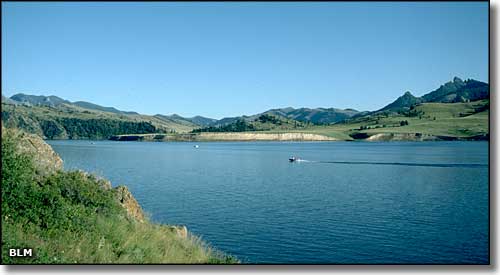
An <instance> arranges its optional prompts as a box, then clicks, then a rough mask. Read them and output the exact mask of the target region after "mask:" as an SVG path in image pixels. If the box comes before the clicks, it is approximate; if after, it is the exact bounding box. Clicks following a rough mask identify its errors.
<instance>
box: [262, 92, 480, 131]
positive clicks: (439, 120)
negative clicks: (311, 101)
mask: <svg viewBox="0 0 500 275" xmlns="http://www.w3.org/2000/svg"><path fill="white" fill-rule="evenodd" d="M414 113H415V114H418V115H416V116H408V115H407V114H389V115H383V114H379V115H371V116H366V117H361V118H357V119H353V120H351V121H348V122H347V123H337V124H334V125H327V126H321V125H314V126H310V127H306V128H304V129H300V130H288V131H283V132H301V133H314V134H320V135H325V136H329V137H335V138H339V139H343V140H351V139H352V138H351V137H350V134H353V133H359V132H361V133H368V134H377V133H411V134H414V133H421V134H428V135H436V136H451V137H471V136H475V135H481V134H487V133H489V129H488V114H489V101H488V100H481V101H476V102H470V103H425V104H422V105H419V106H416V107H415V111H414ZM401 121H408V125H405V126H401V125H400V122H401ZM365 127H366V128H367V129H363V130H361V129H362V128H365ZM270 132H275V131H270Z"/></svg>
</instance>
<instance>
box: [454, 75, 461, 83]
mask: <svg viewBox="0 0 500 275" xmlns="http://www.w3.org/2000/svg"><path fill="white" fill-rule="evenodd" d="M453 82H454V83H462V82H463V81H462V79H460V77H457V76H455V77H454V78H453Z"/></svg>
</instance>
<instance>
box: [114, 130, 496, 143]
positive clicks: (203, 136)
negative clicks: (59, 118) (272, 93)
mask: <svg viewBox="0 0 500 275" xmlns="http://www.w3.org/2000/svg"><path fill="white" fill-rule="evenodd" d="M108 140H112V141H139V142H173V141H177V142H207V141H213V142H235V141H236V142H246V141H248V142H252V141H295V142H325V141H358V142H380V141H386V142H390V141H489V134H483V135H476V136H470V137H457V136H443V135H430V134H421V133H373V134H371V133H358V134H356V135H354V136H353V137H352V138H351V139H339V138H334V137H329V136H326V135H320V134H312V133H255V132H228V133H208V132H205V133H186V134H173V135H172V134H128V135H114V136H111V137H110V138H109V139H108Z"/></svg>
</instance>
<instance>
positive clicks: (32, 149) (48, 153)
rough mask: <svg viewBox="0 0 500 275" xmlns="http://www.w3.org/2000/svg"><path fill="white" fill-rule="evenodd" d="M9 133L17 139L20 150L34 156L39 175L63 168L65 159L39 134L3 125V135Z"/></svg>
mask: <svg viewBox="0 0 500 275" xmlns="http://www.w3.org/2000/svg"><path fill="white" fill-rule="evenodd" d="M4 134H9V135H11V137H12V138H13V139H15V140H16V141H17V146H18V149H19V152H22V153H26V154H28V155H30V156H32V157H33V164H34V166H35V171H36V173H37V175H41V176H46V175H50V174H52V173H54V172H56V171H58V170H61V169H62V168H63V161H62V159H61V158H60V157H59V155H58V154H57V153H56V152H54V150H53V149H52V147H50V145H48V144H47V143H45V141H43V139H42V138H40V137H39V136H37V135H33V134H28V133H25V132H22V131H19V130H16V129H10V128H5V127H3V125H2V135H4Z"/></svg>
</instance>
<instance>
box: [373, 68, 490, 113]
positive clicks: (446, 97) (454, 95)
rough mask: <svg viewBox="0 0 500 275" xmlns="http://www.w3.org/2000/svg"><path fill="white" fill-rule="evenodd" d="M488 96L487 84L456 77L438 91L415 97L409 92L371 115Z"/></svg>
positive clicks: (474, 99)
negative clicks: (425, 104)
mask: <svg viewBox="0 0 500 275" xmlns="http://www.w3.org/2000/svg"><path fill="white" fill-rule="evenodd" d="M489 95H490V89H489V85H488V84H487V83H484V82H481V81H477V80H474V79H468V80H466V81H463V80H462V79H460V78H458V77H454V78H453V81H450V82H447V83H445V84H444V85H441V86H440V87H439V88H438V89H436V90H434V91H432V92H430V93H427V94H425V95H423V96H422V97H415V96H413V95H412V94H411V93H410V92H406V93H405V94H404V95H402V96H400V97H398V98H397V99H396V100H395V101H394V102H392V103H390V104H389V105H387V106H385V107H384V108H382V109H380V110H377V111H375V112H372V113H378V112H387V111H389V112H399V111H404V110H408V109H409V108H410V107H412V106H414V105H417V104H419V103H427V102H440V103H454V102H468V101H476V100H481V99H486V98H488V97H489Z"/></svg>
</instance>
